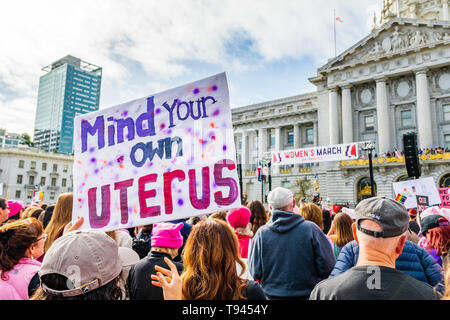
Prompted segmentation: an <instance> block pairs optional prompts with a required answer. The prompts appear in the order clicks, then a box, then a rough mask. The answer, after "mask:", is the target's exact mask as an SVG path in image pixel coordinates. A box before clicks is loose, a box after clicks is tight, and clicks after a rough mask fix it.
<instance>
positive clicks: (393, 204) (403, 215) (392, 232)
mask: <svg viewBox="0 0 450 320" xmlns="http://www.w3.org/2000/svg"><path fill="white" fill-rule="evenodd" d="M355 216H356V226H357V228H358V230H359V231H361V232H362V233H365V234H368V235H370V236H372V237H375V238H392V237H396V236H399V235H401V234H403V233H405V232H406V230H408V226H409V221H410V219H409V213H408V210H406V208H405V206H404V205H403V204H401V203H400V202H397V201H395V200H393V199H388V198H385V197H373V198H368V199H364V200H362V201H361V202H360V203H358V205H357V206H356V208H355ZM364 219H368V220H372V221H375V222H376V223H378V224H379V225H380V227H381V228H382V229H383V231H381V232H376V231H372V230H367V229H365V228H362V227H361V226H360V222H361V220H364Z"/></svg>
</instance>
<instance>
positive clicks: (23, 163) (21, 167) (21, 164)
mask: <svg viewBox="0 0 450 320" xmlns="http://www.w3.org/2000/svg"><path fill="white" fill-rule="evenodd" d="M24 166H25V160H19V168H20V169H23V167H24Z"/></svg>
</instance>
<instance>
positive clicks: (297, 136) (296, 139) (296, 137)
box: [294, 123, 302, 149]
mask: <svg viewBox="0 0 450 320" xmlns="http://www.w3.org/2000/svg"><path fill="white" fill-rule="evenodd" d="M300 134H301V133H300V123H296V124H294V149H300V148H301V144H302V137H301V136H300Z"/></svg>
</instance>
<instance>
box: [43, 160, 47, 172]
mask: <svg viewBox="0 0 450 320" xmlns="http://www.w3.org/2000/svg"><path fill="white" fill-rule="evenodd" d="M46 170H47V162H43V163H42V171H46Z"/></svg>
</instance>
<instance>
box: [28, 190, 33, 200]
mask: <svg viewBox="0 0 450 320" xmlns="http://www.w3.org/2000/svg"><path fill="white" fill-rule="evenodd" d="M27 199H33V190H28V191H27Z"/></svg>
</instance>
